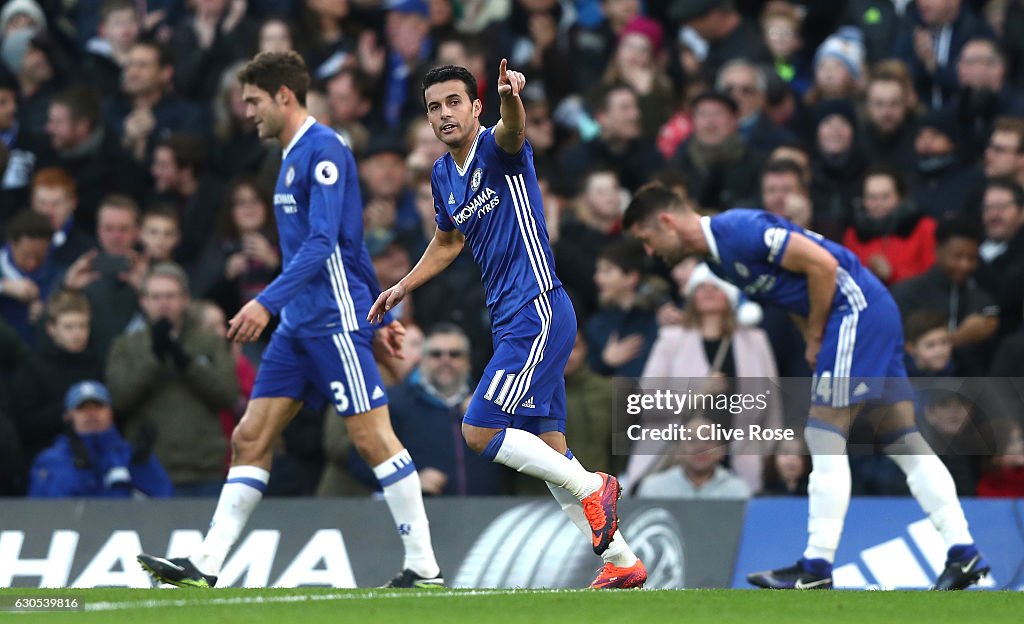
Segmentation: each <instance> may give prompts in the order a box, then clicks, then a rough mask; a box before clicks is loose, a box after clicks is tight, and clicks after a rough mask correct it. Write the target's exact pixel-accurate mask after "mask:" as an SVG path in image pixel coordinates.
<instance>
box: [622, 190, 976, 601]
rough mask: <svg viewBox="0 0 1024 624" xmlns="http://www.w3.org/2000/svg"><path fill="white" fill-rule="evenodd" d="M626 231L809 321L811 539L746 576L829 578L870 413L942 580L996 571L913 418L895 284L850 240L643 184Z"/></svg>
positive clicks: (966, 581) (756, 580)
mask: <svg viewBox="0 0 1024 624" xmlns="http://www.w3.org/2000/svg"><path fill="white" fill-rule="evenodd" d="M623 228H624V229H625V230H627V231H629V232H630V233H632V235H633V236H635V237H636V238H638V239H640V240H641V241H642V242H643V243H644V246H645V248H646V249H647V252H648V253H649V254H656V255H658V256H660V257H661V258H662V259H664V260H665V261H666V262H668V263H669V264H676V263H678V262H679V261H680V260H682V259H683V258H684V257H685V256H688V255H698V256H702V257H705V258H706V259H707V264H708V266H709V267H710V268H711V270H712V271H713V272H714V273H715V274H716V275H718V276H719V277H721V278H722V279H725V280H727V281H729V282H731V283H733V284H735V285H736V286H739V287H740V288H741V289H743V291H744V292H745V293H746V294H747V295H748V296H750V297H751V298H752V299H754V300H756V301H759V302H762V303H770V304H775V305H778V306H781V307H782V308H784V309H786V310H787V311H789V312H790V313H791V314H792V315H793V316H794V318H795V320H796V321H797V323H798V324H799V325H801V327H802V330H803V334H804V338H805V340H806V342H807V351H806V354H805V357H806V359H807V363H808V364H809V365H810V367H811V370H813V371H815V373H814V381H813V383H812V402H811V411H810V418H809V419H808V422H807V426H806V429H805V430H804V436H805V440H806V442H807V448H808V449H809V450H810V453H811V458H812V465H813V470H812V472H811V476H810V481H809V484H808V488H807V490H808V497H809V519H808V522H807V526H808V532H809V536H808V540H807V548H806V550H804V554H803V557H802V558H801V559H800V560H799V561H798V562H797V563H796V565H793V566H791V567H787V568H781V569H778V570H770V571H766V572H757V573H754V574H751V575H749V576H748V577H747V580H748V581H749V582H750V583H752V584H754V585H757V586H759V587H766V588H772V589H811V588H822V589H824V588H830V587H832V564H833V562H834V559H835V553H836V549H837V548H838V547H839V538H840V535H841V534H842V531H843V522H844V520H845V518H846V510H847V507H848V506H849V503H850V486H851V482H850V463H849V460H848V458H847V456H846V436H847V435H848V432H849V428H850V424H851V422H852V420H853V418H854V417H856V416H857V415H858V413H860V412H861V411H862V410H863V412H864V413H865V415H866V416H867V417H868V418H869V419H871V422H872V424H873V426H874V430H875V431H876V432H877V434H878V436H879V440H880V441H881V442H882V443H883V444H885V445H886V446H885V451H886V453H887V454H889V455H890V456H891V457H892V459H893V461H894V462H896V464H897V465H898V466H899V467H900V468H901V469H902V470H903V472H904V473H905V474H906V476H907V485H908V486H909V487H910V491H911V493H912V494H913V495H914V498H916V499H917V501H918V503H920V505H921V508H922V509H923V510H924V511H925V513H927V514H928V517H929V519H931V521H932V523H933V524H934V525H935V528H936V529H937V530H938V532H939V533H940V534H941V535H942V538H943V540H944V541H945V543H946V547H947V548H948V552H947V561H946V568H945V570H944V571H943V572H942V574H941V575H940V576H939V579H938V581H937V582H936V584H935V588H936V589H964V588H966V587H968V586H969V585H971V584H973V583H976V582H977V581H978V580H979V579H980V578H981V577H982V576H984V575H985V574H986V573H988V571H989V566H988V564H987V563H986V562H985V560H984V559H982V557H981V554H980V553H979V552H978V549H977V547H975V545H974V539H973V538H972V537H971V534H970V532H969V531H968V529H967V519H966V518H965V517H964V512H963V509H962V508H961V506H960V501H959V500H958V499H957V496H956V487H955V486H954V484H953V478H952V477H951V476H950V474H949V470H947V469H946V466H945V464H943V463H942V461H941V460H940V459H939V458H938V457H936V456H935V454H934V453H933V452H932V449H931V448H930V447H929V446H928V443H927V442H926V441H925V439H924V438H923V437H922V436H921V433H920V432H919V431H918V430H917V428H916V426H915V424H914V404H913V393H912V390H911V387H910V383H909V381H908V380H907V373H906V370H905V369H904V366H903V328H902V326H901V324H900V314H899V310H898V309H897V307H896V303H895V302H894V301H893V299H892V297H891V296H890V295H889V292H888V291H887V290H886V289H885V286H883V285H882V283H881V282H879V281H878V279H877V278H876V277H875V276H874V275H872V274H871V273H870V272H869V271H868V270H867V269H865V268H864V266H862V265H861V264H860V262H859V261H858V260H857V258H856V256H854V255H853V253H852V252H850V251H849V250H848V249H846V248H845V247H842V246H841V245H838V244H836V243H833V242H832V241H829V240H825V239H824V238H822V237H821V236H820V235H818V234H816V233H814V232H810V231H807V230H804V229H802V228H800V227H799V226H796V225H794V224H793V223H791V222H789V221H787V220H785V219H782V218H781V217H777V216H775V215H772V214H770V213H767V212H764V211H762V210H745V209H734V210H727V211H726V212H724V213H722V214H719V215H717V216H714V217H701V216H699V215H698V214H697V213H696V212H694V210H693V209H692V207H691V206H689V205H688V204H687V203H686V202H685V201H684V200H683V199H682V198H681V197H679V196H678V195H677V194H675V193H674V192H672V191H670V190H668V189H666V188H662V187H657V186H655V187H649V188H645V189H642V190H641V191H640V192H638V193H637V194H636V196H635V197H634V198H633V201H632V202H631V203H630V205H629V207H628V208H627V210H626V214H625V217H624V219H623Z"/></svg>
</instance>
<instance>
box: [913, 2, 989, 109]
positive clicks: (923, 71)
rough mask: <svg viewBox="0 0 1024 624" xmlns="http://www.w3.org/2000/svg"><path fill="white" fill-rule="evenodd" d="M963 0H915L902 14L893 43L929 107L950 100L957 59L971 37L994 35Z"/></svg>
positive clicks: (954, 86)
mask: <svg viewBox="0 0 1024 624" xmlns="http://www.w3.org/2000/svg"><path fill="white" fill-rule="evenodd" d="M963 4H964V3H963V1H962V0H918V2H916V3H915V4H914V5H913V7H912V8H910V9H909V10H908V11H907V15H906V16H905V17H904V27H903V29H902V30H901V32H900V33H899V34H898V35H897V37H896V42H895V43H894V44H893V53H894V55H895V56H897V57H899V58H900V59H902V60H903V61H904V62H905V63H907V65H908V66H910V71H911V73H912V74H913V76H914V86H915V88H916V89H917V93H918V96H919V97H920V98H921V101H922V102H924V103H925V104H926V105H928V106H929V107H930V108H933V109H936V108H941V107H943V106H945V105H946V104H948V103H949V99H950V98H951V96H952V95H953V93H954V92H955V91H956V88H957V77H956V67H955V65H956V59H957V58H958V57H959V56H960V51H961V50H962V49H963V47H964V44H966V43H967V42H968V41H970V40H971V39H974V38H976V37H989V38H991V37H993V36H994V35H993V33H992V29H991V28H990V27H989V25H988V23H987V22H985V20H984V19H982V18H981V17H979V16H978V15H977V14H975V13H974V12H973V11H971V9H970V8H968V7H965V6H963Z"/></svg>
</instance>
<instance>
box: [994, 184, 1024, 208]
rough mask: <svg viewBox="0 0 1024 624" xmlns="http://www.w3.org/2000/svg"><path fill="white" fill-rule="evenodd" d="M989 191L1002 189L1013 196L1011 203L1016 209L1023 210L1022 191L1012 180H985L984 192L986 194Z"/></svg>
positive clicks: (1023, 194)
mask: <svg viewBox="0 0 1024 624" xmlns="http://www.w3.org/2000/svg"><path fill="white" fill-rule="evenodd" d="M989 189H1002V190H1004V191H1006V192H1008V193H1010V195H1012V196H1013V203H1014V204H1016V205H1017V208H1018V209H1020V208H1024V189H1022V188H1021V186H1020V184H1017V181H1016V180H1014V179H1013V178H1011V177H1008V176H998V177H995V178H989V179H988V180H985V192H986V193H987V192H988V190H989Z"/></svg>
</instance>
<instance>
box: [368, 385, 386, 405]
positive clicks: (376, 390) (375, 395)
mask: <svg viewBox="0 0 1024 624" xmlns="http://www.w3.org/2000/svg"><path fill="white" fill-rule="evenodd" d="M382 396H384V391H383V390H381V387H380V386H374V387H373V395H372V396H371V397H370V398H371V399H372V400H374V401H376V400H377V399H379V398H381V397H382Z"/></svg>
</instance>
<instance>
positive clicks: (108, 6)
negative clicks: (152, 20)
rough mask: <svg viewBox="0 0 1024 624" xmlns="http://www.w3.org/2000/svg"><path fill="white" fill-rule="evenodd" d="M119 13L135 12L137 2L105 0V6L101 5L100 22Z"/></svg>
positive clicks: (130, 0)
mask: <svg viewBox="0 0 1024 624" xmlns="http://www.w3.org/2000/svg"><path fill="white" fill-rule="evenodd" d="M117 11H131V12H132V13H134V12H135V1H134V0H103V4H101V5H100V21H101V22H103V21H106V19H107V18H108V17H110V14H111V13H116V12H117Z"/></svg>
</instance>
